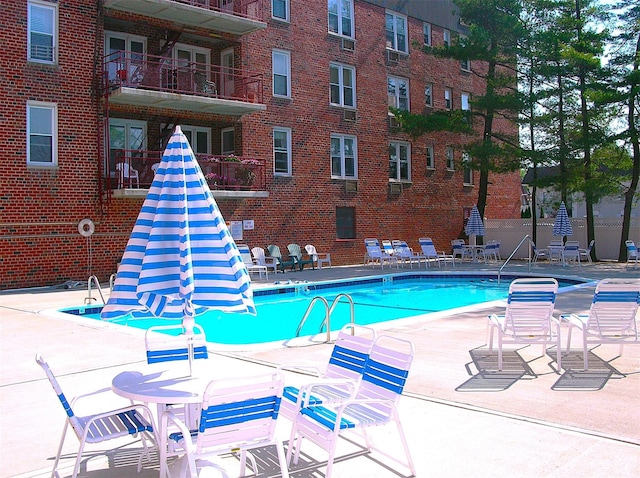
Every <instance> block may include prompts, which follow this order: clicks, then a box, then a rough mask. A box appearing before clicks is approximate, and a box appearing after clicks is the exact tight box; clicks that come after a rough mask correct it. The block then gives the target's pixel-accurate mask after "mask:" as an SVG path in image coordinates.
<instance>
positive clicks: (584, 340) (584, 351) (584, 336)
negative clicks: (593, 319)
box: [582, 325, 589, 370]
mask: <svg viewBox="0 0 640 478" xmlns="http://www.w3.org/2000/svg"><path fill="white" fill-rule="evenodd" d="M582 358H583V361H584V369H585V370H589V350H587V332H586V325H585V330H583V331H582Z"/></svg>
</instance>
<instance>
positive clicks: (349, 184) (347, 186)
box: [344, 181, 358, 193]
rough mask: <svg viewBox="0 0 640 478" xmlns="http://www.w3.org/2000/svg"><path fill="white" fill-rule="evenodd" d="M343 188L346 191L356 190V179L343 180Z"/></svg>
mask: <svg viewBox="0 0 640 478" xmlns="http://www.w3.org/2000/svg"><path fill="white" fill-rule="evenodd" d="M344 190H345V191H346V192H348V193H357V192H358V181H345V182H344Z"/></svg>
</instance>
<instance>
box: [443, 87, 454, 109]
mask: <svg viewBox="0 0 640 478" xmlns="http://www.w3.org/2000/svg"><path fill="white" fill-rule="evenodd" d="M451 98H452V93H451V88H445V89H444V107H445V109H447V110H450V109H451V108H452V105H453V103H452V99H451Z"/></svg>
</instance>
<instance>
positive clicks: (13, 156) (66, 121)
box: [0, 0, 521, 289]
mask: <svg viewBox="0 0 640 478" xmlns="http://www.w3.org/2000/svg"><path fill="white" fill-rule="evenodd" d="M452 11H453V4H452V2H450V1H447V0H442V1H434V2H398V1H391V0H389V1H383V0H369V1H364V0H341V1H337V0H317V1H313V2H308V1H303V0H154V1H151V0H59V1H53V0H20V1H16V2H5V3H3V4H2V5H0V13H1V14H2V17H3V18H4V19H5V21H6V22H7V24H10V25H14V26H15V27H13V28H12V29H10V30H9V29H6V30H5V32H4V33H3V36H4V37H5V41H6V42H7V47H8V48H7V49H6V51H5V55H3V58H2V59H0V64H1V66H2V73H0V75H2V76H3V77H4V78H3V79H4V82H3V83H4V94H3V95H2V97H0V102H1V103H2V111H3V112H2V120H3V121H2V124H3V127H2V129H1V130H0V131H1V133H0V147H1V148H2V151H3V152H4V158H5V161H6V163H5V167H4V173H3V174H2V175H0V187H1V191H2V193H1V194H0V212H1V216H0V277H1V279H0V289H8V288H16V287H31V286H40V285H52V284H58V283H62V282H64V281H66V280H87V278H88V277H89V276H90V275H96V276H97V277H98V278H99V279H100V280H101V281H104V280H107V279H108V277H109V275H110V274H112V273H113V272H115V271H116V267H117V263H118V261H119V260H120V257H121V256H122V253H123V251H124V248H125V246H126V242H127V239H128V237H129V234H130V232H131V229H132V227H133V224H134V222H135V219H136V217H137V215H138V212H139V211H140V207H141V205H142V202H143V200H144V197H145V195H146V192H147V190H148V187H149V185H150V184H151V182H152V179H153V174H154V164H157V162H158V161H159V160H160V157H161V155H162V152H163V150H164V145H165V144H166V142H167V140H168V138H169V136H170V134H171V132H172V131H173V128H174V127H175V126H176V125H180V126H181V128H182V130H183V131H184V132H185V133H186V134H187V137H188V138H189V140H190V143H191V146H192V149H193V150H194V153H196V156H197V158H198V161H199V162H200V165H201V167H202V169H203V172H205V174H206V175H207V179H208V181H209V184H210V187H211V189H212V192H213V195H214V197H215V199H216V202H217V203H218V206H219V207H220V210H221V212H222V214H223V216H224V217H225V220H226V221H227V222H228V223H229V224H230V225H231V226H232V231H233V233H234V236H236V237H237V240H238V241H241V242H245V243H247V244H249V245H250V246H251V247H253V246H262V247H266V245H268V244H277V245H279V246H280V248H281V249H282V248H286V246H287V244H289V243H292V242H293V243H298V244H301V245H304V244H308V243H312V244H314V245H315V246H316V248H317V249H318V250H321V251H326V252H331V255H332V262H333V263H334V264H348V263H357V262H359V261H360V260H362V256H363V252H364V246H363V239H364V238H365V237H378V238H380V239H396V238H397V239H404V240H407V241H408V242H409V244H410V245H413V246H414V247H417V239H418V237H421V236H431V237H432V238H433V239H434V242H435V243H436V246H437V247H438V249H448V248H449V244H450V240H451V239H454V238H457V237H459V236H460V235H461V234H462V233H463V227H464V219H465V215H466V214H467V213H468V211H469V210H470V209H471V207H472V206H473V205H474V204H475V202H476V200H477V184H475V181H477V179H476V178H477V172H473V171H471V170H470V169H467V168H465V167H464V163H463V162H462V161H461V160H462V158H463V157H464V152H463V148H462V147H461V144H462V142H463V139H462V138H461V137H459V136H458V135H457V134H453V133H445V132H439V133H434V134H428V135H424V136H422V137H420V138H417V139H412V138H410V137H409V136H408V135H406V134H405V133H403V132H402V131H400V129H399V128H397V125H396V122H395V118H394V117H393V115H392V114H390V112H389V106H393V107H397V108H402V109H410V110H411V111H412V112H424V113H428V112H430V111H436V110H443V109H468V108H469V107H470V102H471V99H472V98H473V96H474V95H477V94H480V93H481V92H482V91H483V81H482V79H481V77H480V76H478V75H475V74H474V73H473V71H474V70H476V69H482V65H475V64H469V63H468V62H462V63H461V62H457V61H453V60H447V59H440V58H436V57H434V56H433V55H429V54H426V53H424V52H422V51H421V50H420V48H419V47H420V45H422V44H424V43H428V44H433V45H440V44H443V43H444V42H447V41H451V39H452V36H453V35H457V34H464V28H465V27H464V25H462V24H461V23H460V22H459V19H458V18H457V17H455V16H454V15H452V13H451V12H452ZM497 127H498V128H503V129H504V130H506V131H514V129H513V128H514V126H512V125H510V124H508V123H502V124H500V123H498V125H497ZM490 181H491V185H490V187H489V199H488V203H487V209H486V211H485V214H486V216H487V217H491V218H516V217H519V215H520V195H521V187H520V177H519V174H518V173H513V174H501V175H494V176H492V177H490ZM86 219H89V220H90V221H91V222H90V227H88V226H87V224H88V223H89V221H83V220H86ZM81 225H82V226H84V228H83V227H79V226H81ZM89 232H90V233H91V234H90V235H89ZM81 233H82V234H81Z"/></svg>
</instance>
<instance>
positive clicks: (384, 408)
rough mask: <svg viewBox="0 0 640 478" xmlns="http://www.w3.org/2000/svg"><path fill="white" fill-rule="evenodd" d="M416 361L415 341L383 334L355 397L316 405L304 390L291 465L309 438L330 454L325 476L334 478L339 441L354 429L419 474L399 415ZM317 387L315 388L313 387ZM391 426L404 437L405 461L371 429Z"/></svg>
mask: <svg viewBox="0 0 640 478" xmlns="http://www.w3.org/2000/svg"><path fill="white" fill-rule="evenodd" d="M412 361H413V344H412V343H411V342H409V341H407V340H402V339H398V338H395V337H391V336H388V335H380V336H378V337H377V338H376V340H375V342H374V343H373V347H372V348H371V353H370V354H369V358H368V359H367V361H366V363H365V367H364V371H363V374H362V380H361V381H360V384H359V385H358V388H357V389H356V391H355V393H354V395H353V396H352V397H351V398H349V399H347V400H345V401H343V402H341V403H339V404H322V405H315V404H313V398H312V396H311V394H304V393H305V392H304V390H301V393H303V396H305V397H306V399H305V400H304V401H303V403H302V407H301V408H300V411H299V413H298V414H297V415H296V417H295V420H294V421H293V426H292V429H291V438H290V439H289V449H288V450H287V462H291V459H293V463H294V464H296V463H297V462H298V458H299V455H300V448H301V445H302V441H303V439H308V440H309V441H311V442H313V443H315V444H316V445H318V446H320V447H321V448H323V449H325V450H326V451H327V452H329V458H328V462H327V470H326V473H325V475H324V476H325V477H326V478H330V477H331V470H332V467H333V461H334V459H335V452H336V445H337V442H338V438H340V436H342V435H343V434H344V433H346V432H349V431H352V432H360V433H362V436H363V437H364V440H365V444H366V447H367V449H368V450H369V451H376V452H377V453H380V454H382V455H384V456H385V457H387V458H389V459H391V460H393V461H395V462H397V463H400V464H402V465H404V466H406V467H407V468H408V469H409V470H410V471H411V476H415V475H416V471H415V466H414V464H413V460H412V458H411V454H410V453H409V447H408V445H407V440H406V438H405V435H404V432H403V430H402V424H401V422H400V416H399V415H398V411H397V404H398V401H399V399H400V396H401V395H402V391H403V389H404V385H405V383H406V381H407V377H408V375H409V368H410V366H411V362H412ZM325 384H326V383H325ZM313 386H314V384H309V385H308V387H313ZM390 423H394V424H395V425H396V429H397V432H398V435H399V438H400V441H399V442H398V443H399V445H401V446H402V448H403V451H404V455H405V456H404V460H402V459H400V458H398V456H396V455H395V454H392V451H391V448H390V447H389V446H385V447H384V449H383V448H378V447H375V446H374V444H373V442H372V440H371V439H370V437H369V434H368V432H367V429H368V428H369V427H375V426H383V425H387V424H390Z"/></svg>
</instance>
